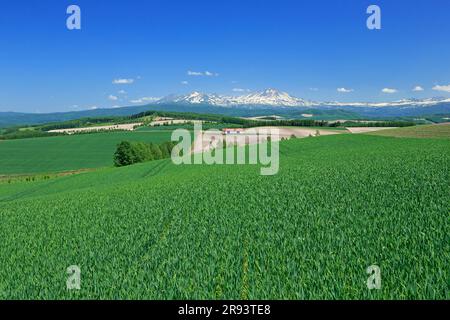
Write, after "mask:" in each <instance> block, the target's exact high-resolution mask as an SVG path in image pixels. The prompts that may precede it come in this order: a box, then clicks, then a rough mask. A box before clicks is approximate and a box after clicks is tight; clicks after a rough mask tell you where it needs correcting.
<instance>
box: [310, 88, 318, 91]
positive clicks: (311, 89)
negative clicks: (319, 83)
mask: <svg viewBox="0 0 450 320" xmlns="http://www.w3.org/2000/svg"><path fill="white" fill-rule="evenodd" d="M309 91H319V88H309Z"/></svg>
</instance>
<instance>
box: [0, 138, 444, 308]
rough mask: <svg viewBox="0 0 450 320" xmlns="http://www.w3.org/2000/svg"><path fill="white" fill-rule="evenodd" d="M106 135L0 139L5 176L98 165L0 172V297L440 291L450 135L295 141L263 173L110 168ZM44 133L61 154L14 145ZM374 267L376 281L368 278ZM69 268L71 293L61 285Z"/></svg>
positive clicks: (436, 295)
mask: <svg viewBox="0 0 450 320" xmlns="http://www.w3.org/2000/svg"><path fill="white" fill-rule="evenodd" d="M120 134H124V133H119V135H120ZM167 134H168V133H165V132H161V133H145V132H141V133H139V132H136V133H134V135H135V136H134V137H133V139H135V140H137V139H138V138H139V137H141V138H142V139H144V135H146V136H145V139H147V137H149V135H153V136H152V137H153V139H155V140H154V141H163V140H168V139H167V136H166V135H167ZM114 135H117V133H111V134H104V135H102V134H98V135H80V136H73V137H54V138H44V139H30V140H21V141H4V142H0V151H1V155H0V159H1V164H2V168H1V170H0V172H1V173H8V172H14V173H26V172H43V171H58V170H64V169H77V168H83V167H86V165H91V166H93V167H104V168H101V169H98V170H96V171H93V172H87V173H80V174H76V175H68V176H61V177H55V178H52V179H48V180H38V181H34V182H32V181H27V182H26V181H12V182H11V181H9V182H8V181H6V180H3V181H2V182H0V221H1V223H0V243H1V246H0V298H2V299H98V298H102V299H113V298H120V299H449V298H450V296H449V291H448V290H449V282H448V279H449V271H450V269H449V265H450V247H449V246H450V232H449V230H450V229H449V223H450V220H449V212H450V210H449V201H448V200H449V192H450V188H449V185H450V184H449V182H450V175H449V164H450V140H449V139H432V138H431V139H430V138H426V139H414V138H395V137H383V136H371V135H349V134H343V135H336V136H322V137H317V138H305V139H291V140H289V141H283V142H281V144H280V161H281V163H280V171H279V173H278V174H277V175H274V176H261V175H260V174H259V169H260V167H259V166H257V165H213V166H208V165H180V166H175V165H174V164H172V162H171V160H170V159H167V160H159V161H153V162H148V163H143V164H137V165H133V166H129V167H123V168H112V167H111V161H112V160H111V159H112V158H111V150H109V149H111V145H114V144H115V143H116V142H117V139H119V140H120V139H121V138H122V137H119V138H117V137H114ZM93 137H94V140H95V141H89V142H88V141H86V140H89V139H92V138H93ZM105 137H108V140H105ZM116 138H117V139H116ZM83 139H84V140H83ZM5 144H6V145H5ZM19 144H20V145H19ZM27 144H28V145H27ZM45 144H59V145H60V146H61V148H59V147H58V148H59V149H58V148H56V149H58V150H60V151H59V152H60V153H61V154H63V157H62V158H59V159H58V160H54V162H51V161H50V162H46V161H42V162H39V161H38V162H37V163H34V164H33V165H29V164H28V163H26V160H25V158H24V157H23V155H21V154H12V153H11V150H27V151H26V152H30V149H29V148H34V149H32V150H35V151H32V152H38V153H39V152H45V151H46V146H45ZM92 146H97V147H95V150H94V151H95V152H96V153H94V154H92V158H73V154H74V153H75V152H76V149H77V148H79V149H83V148H92ZM8 148H9V149H8ZM14 148H17V149H14ZM64 148H66V149H64ZM56 149H55V150H56ZM113 149H114V148H113ZM5 150H9V151H8V152H9V153H8V152H6V153H5ZM23 152H25V151H23ZM97 153H98V154H97ZM103 154H105V156H102V155H103ZM106 154H108V157H106ZM72 158H73V159H72ZM108 166H109V167H108ZM374 264H375V265H378V266H379V267H380V269H381V277H382V287H381V290H368V288H367V285H366V282H367V278H368V274H367V273H366V268H367V267H368V266H370V265H374ZM70 265H78V266H79V267H80V268H81V290H73V291H68V290H67V289H66V280H67V273H66V269H67V267H68V266H70Z"/></svg>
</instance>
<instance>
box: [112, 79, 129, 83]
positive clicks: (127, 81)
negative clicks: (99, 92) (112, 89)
mask: <svg viewBox="0 0 450 320" xmlns="http://www.w3.org/2000/svg"><path fill="white" fill-rule="evenodd" d="M133 82H134V79H114V80H113V82H112V83H113V84H132V83H133Z"/></svg>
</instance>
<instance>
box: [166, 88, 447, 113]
mask: <svg viewBox="0 0 450 320" xmlns="http://www.w3.org/2000/svg"><path fill="white" fill-rule="evenodd" d="M449 102H450V99H448V98H442V97H434V98H427V99H415V98H411V99H402V100H398V101H392V102H373V103H371V102H338V101H332V102H314V101H309V100H305V99H301V98H297V97H294V96H291V95H290V94H289V93H287V92H284V91H280V90H277V89H274V88H268V89H264V90H262V91H260V92H251V93H248V94H244V95H239V96H226V95H218V94H209V93H202V92H199V91H193V92H191V93H188V94H186V95H178V96H177V95H170V96H167V97H165V98H163V99H161V100H159V101H158V102H157V103H159V104H167V103H175V104H192V105H196V104H204V105H211V106H219V107H233V106H269V107H321V106H322V107H326V106H329V107H342V106H349V107H373V108H383V107H402V108H404V107H407V108H409V107H426V106H433V105H436V104H439V103H449Z"/></svg>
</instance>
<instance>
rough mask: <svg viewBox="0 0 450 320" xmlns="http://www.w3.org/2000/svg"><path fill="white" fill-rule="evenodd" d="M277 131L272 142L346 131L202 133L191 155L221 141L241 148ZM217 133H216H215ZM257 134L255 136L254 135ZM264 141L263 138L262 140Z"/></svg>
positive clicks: (259, 128)
mask: <svg viewBox="0 0 450 320" xmlns="http://www.w3.org/2000/svg"><path fill="white" fill-rule="evenodd" d="M273 129H277V130H278V135H277V136H273V137H272V139H275V140H274V141H279V140H281V139H291V138H294V136H295V138H306V137H310V136H312V137H315V136H321V135H324V136H325V135H334V134H342V133H345V132H346V131H343V130H340V131H339V130H336V131H333V130H320V129H311V128H286V127H257V128H248V129H245V130H244V132H243V133H242V134H231V135H225V134H223V133H222V132H220V131H219V134H217V133H214V132H213V131H203V132H202V134H197V136H196V137H195V140H194V143H193V145H192V149H191V150H192V151H191V152H192V153H199V152H206V151H210V150H212V149H215V148H217V147H218V146H220V145H223V141H224V140H225V141H226V144H227V146H230V145H238V146H243V145H246V144H255V143H258V142H260V141H258V134H259V135H264V134H268V133H270V132H271V130H273ZM216 132H217V131H216ZM255 133H257V134H255ZM263 139H264V138H263Z"/></svg>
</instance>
